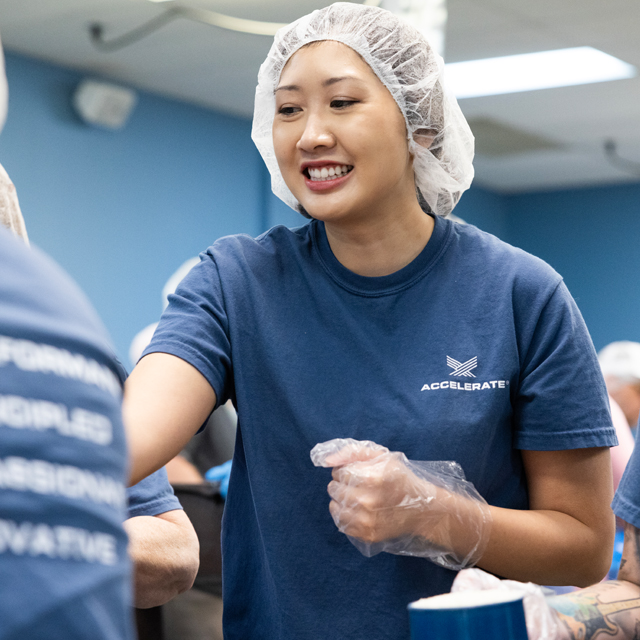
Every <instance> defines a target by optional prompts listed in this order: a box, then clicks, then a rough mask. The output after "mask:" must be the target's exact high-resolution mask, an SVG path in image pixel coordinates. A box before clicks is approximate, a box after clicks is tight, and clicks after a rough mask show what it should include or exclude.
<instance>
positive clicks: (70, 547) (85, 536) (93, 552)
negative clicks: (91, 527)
mask: <svg viewBox="0 0 640 640" xmlns="http://www.w3.org/2000/svg"><path fill="white" fill-rule="evenodd" d="M116 549H117V545H116V539H115V537H114V536H112V535H110V534H108V533H102V532H100V531H95V532H92V531H87V530H86V529H79V528H77V527H66V526H54V527H52V526H49V525H48V524H44V523H39V524H33V523H32V522H22V523H20V524H18V523H16V522H14V521H13V520H0V553H12V554H13V555H16V556H24V555H29V556H32V557H37V556H47V557H49V558H59V559H61V560H75V561H78V562H89V563H92V564H103V565H107V566H112V565H114V564H116V562H117V561H118V555H117V551H116Z"/></svg>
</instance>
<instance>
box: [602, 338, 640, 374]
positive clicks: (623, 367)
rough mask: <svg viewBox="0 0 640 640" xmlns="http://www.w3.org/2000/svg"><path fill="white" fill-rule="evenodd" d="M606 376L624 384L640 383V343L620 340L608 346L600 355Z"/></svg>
mask: <svg viewBox="0 0 640 640" xmlns="http://www.w3.org/2000/svg"><path fill="white" fill-rule="evenodd" d="M598 360H599V361H600V368H601V369H602V374H603V375H604V376H611V377H614V378H618V379H619V380H620V381H621V382H624V383H636V382H640V343H638V342H631V341H630V340H620V341H618V342H612V343H611V344H608V345H607V346H606V347H605V348H604V349H602V350H601V351H600V352H599V353H598Z"/></svg>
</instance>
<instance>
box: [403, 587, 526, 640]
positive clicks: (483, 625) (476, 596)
mask: <svg viewBox="0 0 640 640" xmlns="http://www.w3.org/2000/svg"><path fill="white" fill-rule="evenodd" d="M522 598H523V594H521V593H520V594H518V593H514V592H509V591H502V590H500V589H487V590H486V591H461V592H458V593H445V594H443V595H441V596H433V597H432V598H423V599H422V600H418V601H416V602H412V603H411V604H410V605H409V607H408V609H409V623H410V626H411V640H528V636H527V625H526V624H525V620H524V609H523V606H522Z"/></svg>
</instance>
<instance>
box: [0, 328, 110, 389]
mask: <svg viewBox="0 0 640 640" xmlns="http://www.w3.org/2000/svg"><path fill="white" fill-rule="evenodd" d="M9 363H13V364H14V365H15V366H16V367H18V369H21V370H22V371H29V372H33V373H50V374H53V375H56V376H59V377H61V378H68V379H71V380H78V381H79V382H84V383H85V384H90V385H94V386H96V387H98V388H99V389H102V390H103V391H107V392H109V393H110V394H111V395H112V396H114V397H116V398H119V397H120V396H121V395H122V388H121V386H120V381H119V380H118V377H117V376H116V375H115V374H114V373H113V371H111V369H109V367H106V366H104V365H101V364H99V363H98V362H96V361H95V360H91V359H89V358H85V357H84V356H83V355H80V354H79V353H71V352H70V351H66V350H65V349H59V348H58V347H52V346H51V345H49V344H39V343H37V342H31V341H30V340H17V339H16V338H11V337H9V336H0V367H2V366H4V365H6V364H9Z"/></svg>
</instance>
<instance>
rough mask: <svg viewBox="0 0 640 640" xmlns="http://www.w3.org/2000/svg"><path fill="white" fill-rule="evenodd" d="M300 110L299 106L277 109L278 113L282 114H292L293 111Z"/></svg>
mask: <svg viewBox="0 0 640 640" xmlns="http://www.w3.org/2000/svg"><path fill="white" fill-rule="evenodd" d="M298 111H300V108H299V107H286V106H283V107H280V108H279V109H278V113H279V114H280V115H282V116H292V115H293V114H294V113H298Z"/></svg>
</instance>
